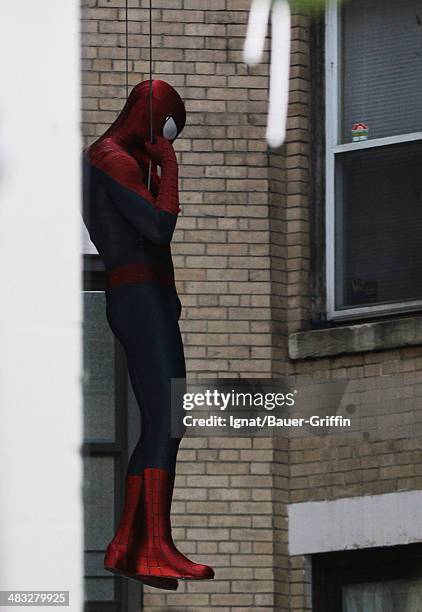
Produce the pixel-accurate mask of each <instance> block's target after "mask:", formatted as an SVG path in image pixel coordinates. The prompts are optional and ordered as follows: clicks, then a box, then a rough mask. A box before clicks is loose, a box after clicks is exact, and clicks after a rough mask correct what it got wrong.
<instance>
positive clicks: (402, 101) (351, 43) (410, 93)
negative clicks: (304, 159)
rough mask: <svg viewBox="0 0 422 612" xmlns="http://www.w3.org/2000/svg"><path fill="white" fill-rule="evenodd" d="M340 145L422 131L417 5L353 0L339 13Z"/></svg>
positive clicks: (415, 0)
mask: <svg viewBox="0 0 422 612" xmlns="http://www.w3.org/2000/svg"><path fill="white" fill-rule="evenodd" d="M342 43H343V44H342V57H343V62H342V75H343V87H342V97H343V102H342V106H343V114H342V119H343V121H342V130H341V131H342V142H350V141H351V140H352V138H351V129H352V126H353V125H354V124H355V123H359V122H363V123H365V124H366V125H367V126H368V128H369V138H381V137H384V136H392V135H396V134H406V133H411V132H418V131H420V130H421V129H422V105H421V98H422V4H421V2H420V0H353V1H348V2H345V3H344V7H343V9H342Z"/></svg>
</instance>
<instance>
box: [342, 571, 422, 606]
mask: <svg viewBox="0 0 422 612" xmlns="http://www.w3.org/2000/svg"><path fill="white" fill-rule="evenodd" d="M342 609H343V612H417V610H422V580H421V579H414V580H391V581H388V582H368V583H363V584H348V585H344V586H343V608H342Z"/></svg>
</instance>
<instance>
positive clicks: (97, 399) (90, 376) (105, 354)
mask: <svg viewBox="0 0 422 612" xmlns="http://www.w3.org/2000/svg"><path fill="white" fill-rule="evenodd" d="M83 307H84V333H83V345H84V346H83V351H84V352H83V364H84V378H83V396H84V438H85V441H91V442H92V441H94V442H113V441H114V439H115V357H114V339H113V335H112V333H111V331H110V328H109V326H108V323H107V319H106V314H105V295H104V293H103V292H85V293H84V294H83Z"/></svg>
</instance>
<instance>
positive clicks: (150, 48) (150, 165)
mask: <svg viewBox="0 0 422 612" xmlns="http://www.w3.org/2000/svg"><path fill="white" fill-rule="evenodd" d="M152 121H153V113H152V0H149V139H150V142H154V130H153V125H152ZM151 174H152V160H151V159H150V160H149V164H148V190H149V189H150V187H151Z"/></svg>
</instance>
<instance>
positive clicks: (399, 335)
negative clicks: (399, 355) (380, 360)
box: [289, 316, 422, 360]
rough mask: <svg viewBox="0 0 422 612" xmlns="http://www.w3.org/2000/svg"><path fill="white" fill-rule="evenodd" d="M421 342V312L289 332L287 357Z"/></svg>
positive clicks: (338, 353)
mask: <svg viewBox="0 0 422 612" xmlns="http://www.w3.org/2000/svg"><path fill="white" fill-rule="evenodd" d="M417 345H422V316H418V317H406V318H401V319H390V320H388V321H376V322H370V323H363V324H359V325H345V326H341V327H333V328H331V329H316V330H312V331H303V332H296V333H294V334H290V336H289V357H290V359H293V360H297V359H310V358H316V357H328V356H331V355H341V354H344V353H361V352H364V351H383V350H387V349H392V348H399V347H405V346H417Z"/></svg>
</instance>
